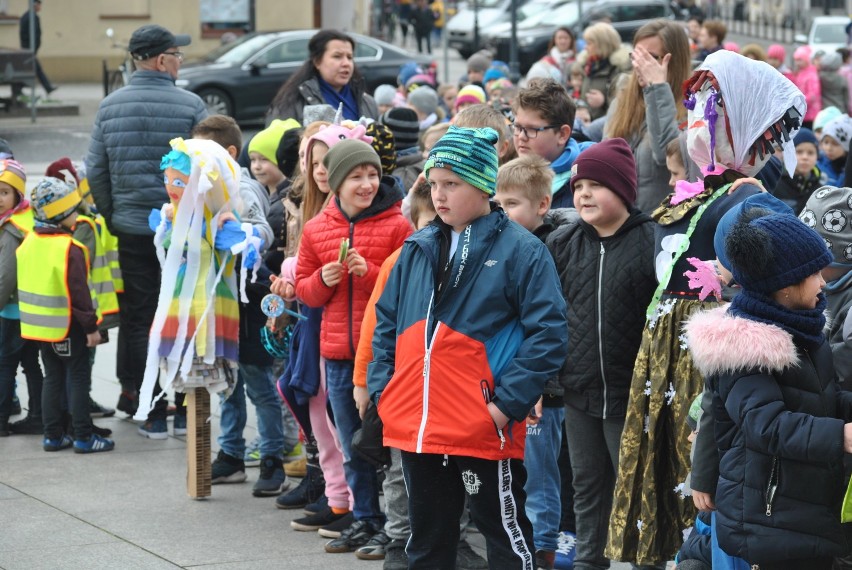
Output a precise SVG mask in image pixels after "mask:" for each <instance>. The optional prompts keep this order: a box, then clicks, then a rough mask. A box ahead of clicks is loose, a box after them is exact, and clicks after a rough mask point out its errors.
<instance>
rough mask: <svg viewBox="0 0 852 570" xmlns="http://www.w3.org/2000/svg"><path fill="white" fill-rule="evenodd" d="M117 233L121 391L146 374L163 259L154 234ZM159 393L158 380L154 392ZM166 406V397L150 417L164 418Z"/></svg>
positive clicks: (130, 389)
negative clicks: (120, 279) (121, 281)
mask: <svg viewBox="0 0 852 570" xmlns="http://www.w3.org/2000/svg"><path fill="white" fill-rule="evenodd" d="M116 215H117V214H116ZM115 236H116V237H117V238H118V262H119V264H120V265H121V274H122V277H123V278H124V293H122V294H120V295H119V296H118V305H119V309H120V312H119V314H118V316H119V329H118V346H117V349H116V350H117V355H116V376H118V381H119V382H120V383H121V389H122V390H126V391H128V392H138V391H139V388H140V387H141V386H142V377H143V375H144V373H145V360H146V357H147V354H148V335H149V333H150V331H151V323H152V322H153V321H154V314H155V313H156V312H157V300H158V297H159V294H160V261H159V260H158V259H157V251H156V249H155V248H154V239H153V237H152V236H147V235H144V236H143V235H132V234H122V233H118V232H116V233H115ZM159 392H160V386H159V383H158V385H157V386H156V387H155V388H154V394H158V393H159ZM166 407H167V402H166V400H165V398H160V399H159V400H157V403H156V404H155V405H154V409H153V410H151V413H150V414H149V415H148V419H149V420H155V419H165V417H166Z"/></svg>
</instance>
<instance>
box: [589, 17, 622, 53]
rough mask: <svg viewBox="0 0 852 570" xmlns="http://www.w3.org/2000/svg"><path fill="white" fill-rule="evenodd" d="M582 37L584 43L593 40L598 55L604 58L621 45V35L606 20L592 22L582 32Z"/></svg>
mask: <svg viewBox="0 0 852 570" xmlns="http://www.w3.org/2000/svg"><path fill="white" fill-rule="evenodd" d="M583 39H584V40H586V43H588V42H593V43H594V44H595V48H596V51H597V53H598V57H600V58H601V59H606V58H608V57H609V56H611V55H612V54H614V53H615V52H616V50H618V48H620V47H621V36H619V35H618V32H617V31H615V28H613V27H612V24H607V23H606V22H598V23H597V24H592V25H591V26H589V27H588V28H586V30H585V31H584V32H583Z"/></svg>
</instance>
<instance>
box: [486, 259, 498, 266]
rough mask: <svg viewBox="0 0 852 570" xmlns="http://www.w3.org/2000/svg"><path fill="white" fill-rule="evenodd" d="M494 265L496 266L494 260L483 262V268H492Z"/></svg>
mask: <svg viewBox="0 0 852 570" xmlns="http://www.w3.org/2000/svg"><path fill="white" fill-rule="evenodd" d="M495 265H497V260H496V259H489V260H488V261H486V262H485V267H494V266H495Z"/></svg>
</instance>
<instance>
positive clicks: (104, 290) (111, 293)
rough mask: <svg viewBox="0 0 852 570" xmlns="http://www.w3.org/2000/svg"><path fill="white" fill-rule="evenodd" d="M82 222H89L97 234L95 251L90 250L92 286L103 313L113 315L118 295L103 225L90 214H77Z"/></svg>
mask: <svg viewBox="0 0 852 570" xmlns="http://www.w3.org/2000/svg"><path fill="white" fill-rule="evenodd" d="M81 222H82V223H85V224H88V225H89V227H91V228H92V232H93V233H94V234H95V251H90V252H89V256H90V259H91V260H92V262H91V271H90V272H89V276H90V277H91V280H92V287H94V289H95V295H97V298H98V306H99V307H100V310H101V314H104V315H111V314H114V313H117V312H118V297H116V295H115V284H114V283H113V279H112V269H111V268H110V265H109V259H108V258H107V255H106V247H105V246H104V240H103V232H102V226H101V224H98V223H97V222H96V221H95V220H93V219H92V218H90V217H88V216H77V223H78V224H79V223H81Z"/></svg>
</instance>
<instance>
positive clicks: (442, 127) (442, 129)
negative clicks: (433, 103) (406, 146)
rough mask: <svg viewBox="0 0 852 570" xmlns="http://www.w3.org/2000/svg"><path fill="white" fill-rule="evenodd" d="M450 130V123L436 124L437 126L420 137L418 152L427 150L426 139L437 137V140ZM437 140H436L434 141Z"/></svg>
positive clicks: (433, 126)
mask: <svg viewBox="0 0 852 570" xmlns="http://www.w3.org/2000/svg"><path fill="white" fill-rule="evenodd" d="M448 130H450V123H438V124H437V125H432V126H431V127H429V128H428V129H426V130H425V131H423V134H421V135H420V141H419V142H420V145H419V146H420V152H423V151H425V150H427V148H426V139H428V138H429V137H432V136H435V135H438V138H441V137H442V136H444V135H445V134H447V131H448ZM435 140H437V139H435Z"/></svg>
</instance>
